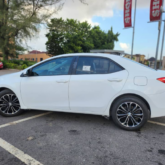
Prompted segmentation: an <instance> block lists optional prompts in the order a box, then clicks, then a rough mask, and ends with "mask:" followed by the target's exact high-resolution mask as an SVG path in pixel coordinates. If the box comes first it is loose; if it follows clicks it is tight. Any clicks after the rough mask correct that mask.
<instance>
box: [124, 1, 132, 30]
mask: <svg viewBox="0 0 165 165" xmlns="http://www.w3.org/2000/svg"><path fill="white" fill-rule="evenodd" d="M124 27H125V28H128V27H132V0H124Z"/></svg>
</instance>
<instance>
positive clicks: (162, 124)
mask: <svg viewBox="0 0 165 165" xmlns="http://www.w3.org/2000/svg"><path fill="white" fill-rule="evenodd" d="M148 123H152V124H156V125H161V126H164V127H165V124H164V123H159V122H155V121H148Z"/></svg>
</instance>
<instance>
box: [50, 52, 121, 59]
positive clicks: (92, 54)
mask: <svg viewBox="0 0 165 165" xmlns="http://www.w3.org/2000/svg"><path fill="white" fill-rule="evenodd" d="M60 56H98V57H100V56H101V57H109V58H110V57H114V56H117V55H114V54H105V53H70V54H61V55H58V56H53V57H52V58H57V57H60ZM118 57H121V56H118Z"/></svg>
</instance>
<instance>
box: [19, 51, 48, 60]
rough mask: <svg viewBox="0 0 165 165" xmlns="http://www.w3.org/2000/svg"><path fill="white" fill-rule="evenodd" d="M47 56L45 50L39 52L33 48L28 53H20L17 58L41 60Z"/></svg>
mask: <svg viewBox="0 0 165 165" xmlns="http://www.w3.org/2000/svg"><path fill="white" fill-rule="evenodd" d="M47 58H50V56H49V55H48V54H47V53H46V52H40V51H37V50H33V51H31V52H29V53H28V54H22V55H19V56H18V59H19V60H28V61H36V62H40V61H43V60H45V59H47Z"/></svg>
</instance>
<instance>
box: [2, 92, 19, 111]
mask: <svg viewBox="0 0 165 165" xmlns="http://www.w3.org/2000/svg"><path fill="white" fill-rule="evenodd" d="M20 108H21V107H20V103H19V100H18V98H17V97H16V95H15V94H6V95H3V96H2V97H1V98H0V111H1V112H2V113H4V114H15V113H17V112H18V111H19V110H20Z"/></svg>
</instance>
